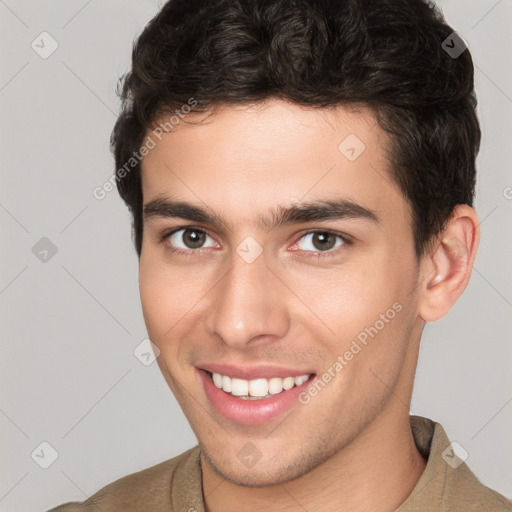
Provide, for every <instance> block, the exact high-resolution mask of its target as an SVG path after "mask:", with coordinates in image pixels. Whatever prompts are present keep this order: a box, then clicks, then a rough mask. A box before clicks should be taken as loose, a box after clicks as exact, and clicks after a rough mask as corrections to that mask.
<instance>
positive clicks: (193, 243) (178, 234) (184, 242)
mask: <svg viewBox="0 0 512 512" xmlns="http://www.w3.org/2000/svg"><path fill="white" fill-rule="evenodd" d="M207 238H209V239H210V240H211V243H210V244H209V245H204V243H205V240H206V239H207ZM164 239H165V240H168V241H169V243H170V244H171V245H172V246H173V249H174V248H175V249H176V250H178V252H180V251H181V252H190V250H193V249H203V248H205V247H216V245H217V244H216V243H215V242H214V241H213V239H212V238H211V237H210V236H208V234H207V233H206V232H205V231H203V230H202V229H199V228H193V227H188V228H180V229H177V230H175V231H173V232H172V233H168V234H166V235H165V236H164Z"/></svg>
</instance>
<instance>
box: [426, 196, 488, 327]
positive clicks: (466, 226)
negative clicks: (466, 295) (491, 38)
mask: <svg viewBox="0 0 512 512" xmlns="http://www.w3.org/2000/svg"><path fill="white" fill-rule="evenodd" d="M479 241H480V228H479V222H478V217H477V214H476V212H475V210H474V209H473V208H471V207H470V206H467V205H458V206H457V207H456V208H455V210H454V212H453V214H452V216H451V218H450V220H449V222H448V223H447V225H446V227H445V229H444V230H443V233H442V234H441V236H440V238H439V239H438V241H437V242H436V243H435V244H433V245H432V249H431V251H430V252H429V254H427V255H425V256H424V257H423V259H422V262H421V264H422V267H423V268H422V272H420V275H422V276H423V277H422V279H423V283H422V284H421V286H420V301H419V315H420V317H421V318H422V319H423V320H424V321H425V322H434V321H436V320H439V319H440V318H442V317H443V316H445V315H446V314H447V313H448V312H449V311H450V309H451V308H452V307H453V305H454V304H455V302H456V301H457V299H458V298H459V297H460V296H461V295H462V292H463V291H464V289H465V288H466V286H467V284H468V282H469V279H470V277H471V270H472V268H473V263H474V260H475V257H476V252H477V249H478V243H479Z"/></svg>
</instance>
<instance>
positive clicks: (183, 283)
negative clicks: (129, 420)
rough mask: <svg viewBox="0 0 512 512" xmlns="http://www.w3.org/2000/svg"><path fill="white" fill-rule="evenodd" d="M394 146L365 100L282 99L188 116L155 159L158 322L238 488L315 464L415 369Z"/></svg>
mask: <svg viewBox="0 0 512 512" xmlns="http://www.w3.org/2000/svg"><path fill="white" fill-rule="evenodd" d="M193 116H199V114H193V115H192V114H190V115H189V116H188V117H187V119H186V120H189V119H190V120H194V121H197V120H199V117H198V118H197V119H194V118H193ZM203 117H204V116H203ZM148 134H149V135H151V132H148ZM153 138H155V137H153ZM155 140H157V139H155ZM387 140H388V139H387V137H386V135H385V133H384V132H383V131H382V130H381V129H380V128H379V126H378V125H377V124H376V122H375V120H374V118H373V116H372V114H371V112H369V111H366V110H364V109H363V110H358V111H356V110H349V109H348V108H346V107H337V108H336V109H331V110H327V109H322V110H319V109H317V110H313V109H307V108H304V107H301V106H298V105H295V104H289V103H285V102H282V101H279V100H272V101H268V102H267V103H265V104H264V105H250V106H243V107H240V106H238V107H227V106H225V107H222V108H220V109H218V110H217V111H216V112H215V114H214V115H212V116H210V117H209V118H208V119H207V120H206V121H205V122H202V123H197V122H195V124H186V123H183V122H182V123H181V124H180V125H179V126H178V127H176V128H175V129H174V130H173V131H172V133H169V134H165V135H163V136H162V138H161V141H158V142H157V144H156V147H154V148H153V149H152V150H151V151H150V152H149V154H148V155H147V156H146V157H145V159H144V161H143V164H142V187H143V198H144V204H145V215H144V234H143V244H142V253H141V257H140V273H139V276H140V292H141V300H142V306H143V313H144V318H145V322H146V325H147V329H148V334H149V337H150V339H151V340H152V342H153V343H154V344H155V345H156V346H157V347H158V349H159V350H160V356H159V357H158V359H157V361H158V364H159V366H160V369H161V371H162V373H163V375H164V377H165V379H166V381H167V382H168V384H169V386H170V388H171V389H172V391H173V393H174V394H175V396H176V398H177V400H178V402H179V403H180V405H181V407H182V409H183V411H184V413H185V415H186V417H187V419H188V420H189V422H190V425H191V426H192V428H193V430H194V432H195V434H196V436H197V438H198V441H199V443H200V445H201V447H202V450H203V452H204V454H205V456H206V458H207V460H208V462H209V464H210V465H211V467H212V468H213V469H214V470H215V471H216V472H218V473H219V474H221V475H222V476H223V477H225V478H227V479H229V480H230V481H232V482H235V483H238V484H243V485H249V486H262V485H267V484H275V483H276V482H285V481H287V480H290V479H292V478H296V477H298V476H300V475H303V474H305V473H307V472H308V471H310V470H311V469H313V468H315V467H316V466H318V465H319V464H320V463H322V462H324V461H326V460H327V459H328V458H329V457H331V456H332V455H333V454H336V453H338V452H340V450H342V449H343V448H344V447H345V446H347V445H348V443H350V442H351V441H353V440H354V439H357V438H358V436H360V435H361V433H362V432H363V431H364V429H365V428H366V427H367V426H368V425H369V424H370V423H371V422H372V421H375V419H376V418H378V417H379V415H383V414H385V411H389V410H391V408H390V403H391V402H392V395H393V390H394V389H395V388H396V386H397V385H398V383H400V382H401V381H402V380H403V378H404V375H405V374H407V375H409V374H410V373H411V369H410V367H408V365H409V359H410V358H408V357H407V354H408V351H409V350H410V345H411V343H412V338H414V336H413V335H412V333H413V332H416V331H415V328H416V327H417V324H418V301H417V297H416V294H415V292H414V290H415V285H416V284H417V272H418V262H417V260H416V257H415V253H414V244H413V236H412V231H411V221H410V207H409V205H408V203H407V201H406V200H405V199H404V197H403V196H402V194H401V193H400V191H399V190H398V188H397V186H396V185H395V184H394V182H393V181H392V180H391V178H390V175H389V169H388V162H387V160H386V143H387ZM363 144H364V146H363ZM409 366H410V365H409ZM306 379H307V380H306ZM383 383H385V384H383ZM219 386H220V387H219ZM290 386H293V387H290ZM411 386H412V382H411ZM263 395H264V396H263ZM395 401H396V400H395ZM402 407H403V406H402ZM407 414H408V411H407Z"/></svg>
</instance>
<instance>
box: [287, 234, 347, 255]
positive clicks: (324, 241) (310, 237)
mask: <svg viewBox="0 0 512 512" xmlns="http://www.w3.org/2000/svg"><path fill="white" fill-rule="evenodd" d="M337 239H338V240H337ZM301 241H305V242H306V243H303V244H302V246H301V243H300V242H301ZM344 243H345V240H344V239H343V237H342V236H341V235H337V234H336V233H332V232H330V231H314V232H311V233H307V234H306V235H304V236H303V237H302V238H301V239H300V240H299V242H298V244H297V245H298V247H299V249H301V250H303V251H320V252H326V251H331V250H332V249H336V248H338V247H340V246H341V245H343V244H344Z"/></svg>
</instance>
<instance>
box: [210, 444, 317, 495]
mask: <svg viewBox="0 0 512 512" xmlns="http://www.w3.org/2000/svg"><path fill="white" fill-rule="evenodd" d="M201 452H202V454H203V455H204V458H205V459H206V462H207V463H208V464H209V465H210V466H211V468H212V469H213V470H214V471H215V473H217V474H218V475H219V476H221V477H222V478H225V479H226V480H228V481H229V482H231V483H233V484H235V485H239V486H242V487H253V488H258V487H269V486H273V485H281V484H285V483H286V482H290V481H291V480H295V479H296V478H299V477H300V476H302V475H304V474H306V473H308V472H309V471H311V470H312V469H313V468H314V467H316V466H317V465H318V464H320V463H321V462H322V461H321V460H310V459H309V458H306V457H305V455H304V454H302V455H300V454H296V457H297V459H298V460H296V461H295V462H289V461H285V460H283V458H282V457H279V458H278V459H277V460H275V459H274V460H270V461H268V460H267V462H266V464H265V463H264V462H263V461H259V462H256V463H255V464H254V467H252V468H249V467H247V468H246V467H244V466H243V464H242V463H241V462H239V460H238V459H237V460H236V464H233V463H232V462H231V460H232V459H226V458H225V454H223V456H221V459H220V460H219V459H218V458H217V457H215V456H214V457H213V458H212V456H211V454H210V452H209V451H208V450H207V449H205V447H204V445H202V444H201ZM233 457H235V458H236V454H233ZM318 459H319V457H318Z"/></svg>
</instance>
